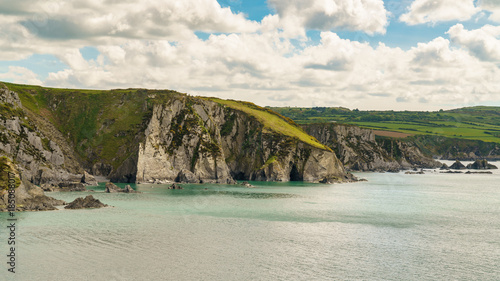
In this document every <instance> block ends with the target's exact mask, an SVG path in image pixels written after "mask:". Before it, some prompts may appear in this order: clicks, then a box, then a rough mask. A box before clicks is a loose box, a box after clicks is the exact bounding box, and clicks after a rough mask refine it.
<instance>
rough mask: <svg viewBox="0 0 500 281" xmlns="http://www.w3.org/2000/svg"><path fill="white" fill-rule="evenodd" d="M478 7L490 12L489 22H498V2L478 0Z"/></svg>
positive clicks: (499, 12) (499, 8)
mask: <svg viewBox="0 0 500 281" xmlns="http://www.w3.org/2000/svg"><path fill="white" fill-rule="evenodd" d="M478 6H479V7H480V8H481V9H483V10H487V11H489V12H491V15H490V17H489V20H491V21H495V22H500V2H499V1H498V0H480V1H479V4H478Z"/></svg>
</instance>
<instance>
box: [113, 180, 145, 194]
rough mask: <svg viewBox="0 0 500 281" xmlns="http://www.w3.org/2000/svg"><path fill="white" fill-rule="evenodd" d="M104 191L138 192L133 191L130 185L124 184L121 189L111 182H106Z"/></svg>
mask: <svg viewBox="0 0 500 281" xmlns="http://www.w3.org/2000/svg"><path fill="white" fill-rule="evenodd" d="M104 192H106V193H119V192H121V193H140V192H139V191H135V190H134V189H133V188H132V187H130V185H127V186H125V188H123V189H122V188H120V187H118V186H117V185H116V184H114V183H112V182H107V183H106V189H105V191H104Z"/></svg>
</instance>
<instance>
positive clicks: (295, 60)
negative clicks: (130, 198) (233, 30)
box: [44, 32, 500, 110]
mask: <svg viewBox="0 0 500 281" xmlns="http://www.w3.org/2000/svg"><path fill="white" fill-rule="evenodd" d="M98 49H99V51H100V53H101V54H100V56H99V57H98V58H97V59H95V60H88V61H86V62H82V61H81V58H80V55H81V54H79V53H78V52H77V51H74V52H68V53H63V54H61V55H60V57H61V59H62V60H65V59H71V60H74V61H75V64H74V65H73V66H72V67H71V68H70V69H67V70H64V71H61V72H58V73H51V74H50V75H49V78H48V79H47V80H46V81H45V82H44V83H45V84H47V85H52V86H61V85H64V86H65V87H67V86H71V85H73V87H75V86H76V87H82V86H85V87H94V88H125V87H148V88H169V89H175V90H179V91H181V92H187V93H190V94H194V95H208V96H214V95H217V96H220V97H223V98H233V99H244V100H250V101H253V102H257V103H258V104H262V105H276V106H279V105H281V106H283V105H299V106H326V105H330V106H339V105H341V106H347V107H359V108H391V107H392V108H412V109H417V108H420V109H426V110H428V109H432V107H433V106H435V107H436V108H437V109H439V108H440V107H443V104H449V103H450V101H452V102H453V103H467V102H472V101H480V100H483V99H487V98H493V97H494V96H495V95H496V93H497V92H498V90H500V87H499V86H500V82H499V79H497V77H499V75H500V71H499V69H498V67H496V65H494V64H492V63H491V62H486V61H481V60H479V59H478V58H476V57H475V56H473V55H471V54H470V53H469V52H468V51H467V50H463V49H456V48H452V47H451V46H450V41H449V40H447V39H444V38H442V37H438V38H436V39H434V40H432V41H430V42H427V43H420V44H418V45H417V46H415V47H413V48H411V49H410V50H407V51H405V50H401V49H399V48H391V47H388V46H385V45H384V44H379V46H377V47H372V46H370V45H369V44H368V43H360V42H357V41H351V40H347V39H342V38H340V37H339V36H338V35H337V34H336V33H333V32H322V33H321V40H320V42H318V43H317V44H314V45H312V46H309V47H306V48H298V47H294V46H293V45H291V44H290V43H289V40H276V38H275V37H274V36H271V34H265V33H264V34H229V35H226V34H221V35H211V36H210V38H209V39H208V40H205V41H204V40H200V39H192V40H190V41H186V42H179V43H178V44H172V43H169V42H168V41H144V40H133V41H129V42H128V43H127V44H123V45H121V46H100V47H98ZM367 93H384V94H383V95H375V94H373V95H368V94H367Z"/></svg>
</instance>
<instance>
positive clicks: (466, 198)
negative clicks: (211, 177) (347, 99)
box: [0, 161, 500, 281]
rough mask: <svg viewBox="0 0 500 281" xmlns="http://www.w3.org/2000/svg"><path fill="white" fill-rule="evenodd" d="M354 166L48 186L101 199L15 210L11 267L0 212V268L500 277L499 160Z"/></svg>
mask: <svg viewBox="0 0 500 281" xmlns="http://www.w3.org/2000/svg"><path fill="white" fill-rule="evenodd" d="M443 162H446V163H448V164H451V163H452V162H449V161H448V162H447V161H443ZM464 163H465V164H467V163H468V162H464ZM492 163H493V164H495V165H497V166H498V167H500V163H499V162H496V163H495V162H492ZM355 174H356V176H358V177H360V178H364V179H366V180H367V181H363V182H357V183H348V184H333V185H325V184H312V183H303V182H289V183H271V182H250V183H251V184H253V185H254V186H255V188H246V187H244V186H241V185H210V184H205V185H199V184H198V185H197V184H191V185H189V184H184V185H182V186H183V187H184V189H182V190H170V189H168V188H167V187H168V185H145V184H142V185H132V187H133V188H134V189H137V190H139V191H141V192H142V193H140V194H112V193H111V194H109V193H104V184H103V183H101V184H100V186H98V187H89V188H88V189H92V190H94V192H68V193H63V192H59V193H50V194H48V195H49V196H53V197H55V198H57V199H62V200H65V201H67V202H70V201H72V200H74V199H75V198H77V197H82V196H86V195H87V194H92V195H93V196H94V197H95V198H97V199H99V200H101V201H102V202H103V203H105V204H108V205H110V206H112V207H106V208H101V209H83V210H64V209H61V210H57V211H45V212H22V213H16V214H15V216H16V218H17V219H18V220H17V221H16V229H15V273H12V272H10V271H8V269H9V268H11V265H9V264H8V262H9V259H10V258H9V257H7V255H8V254H10V247H12V246H11V245H8V241H9V240H8V237H9V235H10V234H9V233H10V232H9V229H8V228H7V227H6V226H8V223H7V222H8V221H7V219H8V218H9V216H8V214H7V213H0V226H2V227H1V229H0V264H1V266H0V280H27V281H43V280H50V281H57V280H65V281H66V280H71V281H76V280H103V281H111V280H500V184H499V183H500V170H494V171H493V174H444V173H440V171H439V170H425V169H424V174H405V173H404V172H400V173H355ZM121 186H122V187H123V186H124V185H121Z"/></svg>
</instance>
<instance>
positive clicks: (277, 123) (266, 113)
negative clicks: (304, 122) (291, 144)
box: [206, 98, 331, 151]
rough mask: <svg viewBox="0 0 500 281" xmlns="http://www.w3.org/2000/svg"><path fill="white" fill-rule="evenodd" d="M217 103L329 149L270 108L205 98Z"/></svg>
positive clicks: (285, 133)
mask: <svg viewBox="0 0 500 281" xmlns="http://www.w3.org/2000/svg"><path fill="white" fill-rule="evenodd" d="M206 99H208V100H211V101H214V102H217V103H219V104H222V105H225V106H228V107H230V108H233V109H235V110H239V111H242V112H244V113H246V114H248V115H251V116H253V117H255V118H256V119H257V120H258V121H259V122H260V123H262V124H263V125H264V127H265V128H267V129H269V130H271V131H275V132H278V133H281V134H283V135H287V136H290V137H292V138H296V139H298V140H300V141H302V142H304V143H307V144H309V145H311V146H313V147H317V148H319V149H324V150H328V151H331V149H330V148H328V147H327V146H325V145H323V144H321V143H320V142H319V141H318V140H317V139H316V138H314V137H312V136H310V135H308V134H307V133H306V132H304V131H303V130H302V128H301V127H299V126H298V125H297V124H296V123H295V122H294V121H293V120H292V119H290V118H287V117H284V116H282V115H280V114H278V113H276V112H274V111H272V110H270V109H267V108H264V107H260V106H258V105H255V104H253V103H250V102H244V101H236V100H223V99H219V98H206Z"/></svg>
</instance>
